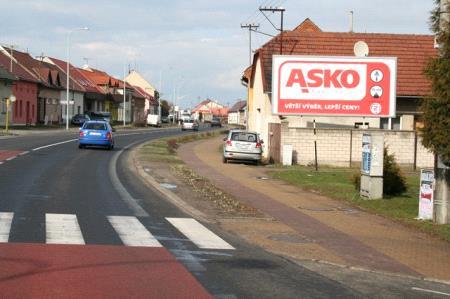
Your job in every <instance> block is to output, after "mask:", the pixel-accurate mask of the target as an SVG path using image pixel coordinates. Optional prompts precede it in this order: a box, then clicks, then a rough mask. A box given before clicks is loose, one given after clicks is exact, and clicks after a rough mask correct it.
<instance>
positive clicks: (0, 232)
mask: <svg viewBox="0 0 450 299" xmlns="http://www.w3.org/2000/svg"><path fill="white" fill-rule="evenodd" d="M13 216H14V213H0V243H7V242H8V240H9V231H10V230H11V223H12V220H13Z"/></svg>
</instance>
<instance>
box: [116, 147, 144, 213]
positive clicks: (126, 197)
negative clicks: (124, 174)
mask: <svg viewBox="0 0 450 299" xmlns="http://www.w3.org/2000/svg"><path fill="white" fill-rule="evenodd" d="M138 142H140V141H136V142H133V143H131V144H129V145H127V146H125V147H124V148H123V149H122V150H120V151H118V152H117V153H115V154H114V156H113V157H112V159H111V162H109V177H110V178H111V182H112V184H113V186H114V189H116V191H117V193H119V195H120V198H121V199H122V200H123V201H124V202H125V203H126V204H127V205H128V207H129V208H130V209H131V210H132V211H133V213H134V215H135V216H138V217H148V213H147V212H146V211H145V210H144V209H143V208H142V207H141V206H140V205H139V203H138V202H137V200H136V199H134V198H133V196H131V194H130V193H128V191H127V189H126V188H125V186H124V185H123V184H122V183H121V182H120V180H119V177H118V176H117V162H118V159H119V156H120V155H121V154H122V153H123V151H124V150H125V149H128V148H130V147H132V146H133V145H134V144H136V143H138Z"/></svg>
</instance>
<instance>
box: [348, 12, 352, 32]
mask: <svg viewBox="0 0 450 299" xmlns="http://www.w3.org/2000/svg"><path fill="white" fill-rule="evenodd" d="M349 32H353V10H350V31H349Z"/></svg>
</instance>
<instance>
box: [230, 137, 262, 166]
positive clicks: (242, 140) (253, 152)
mask: <svg viewBox="0 0 450 299" xmlns="http://www.w3.org/2000/svg"><path fill="white" fill-rule="evenodd" d="M224 141H225V144H224V146H223V163H227V162H228V161H230V160H242V161H252V162H255V163H256V164H258V163H259V162H260V161H261V155H262V152H263V150H262V144H263V141H262V140H261V139H260V138H259V135H258V133H256V132H248V131H243V130H231V131H230V132H229V133H228V136H227V137H226V138H224Z"/></svg>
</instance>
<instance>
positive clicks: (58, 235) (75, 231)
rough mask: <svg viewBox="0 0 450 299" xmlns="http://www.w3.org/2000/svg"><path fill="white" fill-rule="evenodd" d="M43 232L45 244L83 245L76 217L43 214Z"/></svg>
mask: <svg viewBox="0 0 450 299" xmlns="http://www.w3.org/2000/svg"><path fill="white" fill-rule="evenodd" d="M45 230H46V238H47V239H46V243H47V244H72V245H76V244H79V245H84V244H85V243H84V239H83V234H82V233H81V229H80V226H79V225H78V220H77V216H76V215H71V214H45Z"/></svg>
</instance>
